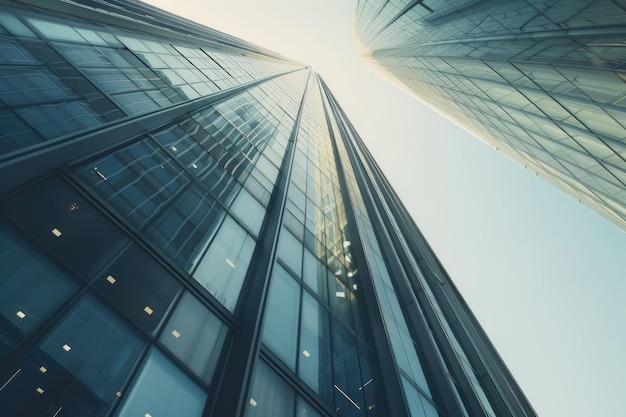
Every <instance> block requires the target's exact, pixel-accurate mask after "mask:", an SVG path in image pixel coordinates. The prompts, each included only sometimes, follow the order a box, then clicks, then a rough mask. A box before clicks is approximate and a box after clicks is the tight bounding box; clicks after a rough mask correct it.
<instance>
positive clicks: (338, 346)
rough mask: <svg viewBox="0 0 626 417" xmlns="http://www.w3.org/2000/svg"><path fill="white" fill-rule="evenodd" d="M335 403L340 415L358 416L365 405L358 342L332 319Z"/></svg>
mask: <svg viewBox="0 0 626 417" xmlns="http://www.w3.org/2000/svg"><path fill="white" fill-rule="evenodd" d="M331 337H332V341H333V373H334V387H335V405H336V407H337V408H336V411H337V414H338V415H339V416H342V417H347V416H357V415H359V414H361V410H362V408H363V407H364V405H365V402H364V399H363V391H362V388H361V387H362V386H363V384H364V381H363V380H362V378H361V372H360V366H359V357H358V352H357V344H356V340H355V338H354V336H353V335H352V334H351V333H349V332H348V331H347V330H346V329H345V328H344V327H343V326H342V325H341V324H339V322H338V321H336V320H335V319H331Z"/></svg>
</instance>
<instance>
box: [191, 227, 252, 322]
mask: <svg viewBox="0 0 626 417" xmlns="http://www.w3.org/2000/svg"><path fill="white" fill-rule="evenodd" d="M254 247H255V241H254V239H252V237H250V235H248V234H247V233H246V232H245V231H244V230H243V229H242V228H241V226H239V224H237V222H236V221H235V220H233V218H232V217H230V216H226V219H225V220H224V223H223V224H222V226H221V227H220V229H219V231H218V232H217V235H216V236H215V239H214V240H213V242H211V244H210V246H209V249H208V251H207V252H206V254H205V255H204V257H203V258H202V260H200V263H199V264H198V267H197V269H196V271H195V272H194V274H193V277H194V278H195V279H196V281H198V282H199V283H200V284H202V286H204V287H205V288H206V289H207V290H208V291H209V292H210V293H211V294H212V295H213V296H214V297H215V298H217V299H218V300H219V301H220V302H221V303H222V304H223V305H224V307H226V308H227V309H229V310H230V311H234V310H235V306H236V305H237V300H238V299H239V292H240V291H241V285H242V284H243V280H244V278H245V277H246V272H247V271H248V265H249V263H250V258H251V257H252V252H253V251H254Z"/></svg>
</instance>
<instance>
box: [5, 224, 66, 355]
mask: <svg viewBox="0 0 626 417" xmlns="http://www.w3.org/2000/svg"><path fill="white" fill-rule="evenodd" d="M0 271H2V273H1V274H0V360H2V359H3V358H4V357H5V356H6V354H8V353H9V352H10V350H11V349H12V348H13V347H14V346H15V345H16V344H17V343H18V342H19V341H20V340H21V339H22V338H23V337H24V335H26V334H28V333H29V332H30V331H32V330H33V329H34V328H35V327H36V326H37V325H39V323H40V322H41V321H42V320H45V319H46V318H47V317H48V316H49V315H50V314H51V313H52V312H53V311H54V310H55V309H56V308H58V307H59V305H60V304H61V303H62V302H63V301H64V300H65V299H67V297H68V296H69V295H70V294H71V292H72V291H73V290H74V289H75V288H76V284H75V283H74V282H73V281H72V280H71V279H70V278H69V277H68V276H67V274H66V273H64V272H63V271H61V270H60V269H59V268H58V267H57V266H56V265H54V264H53V263H52V262H50V261H49V260H48V259H46V257H45V256H43V254H42V253H41V252H40V251H38V250H36V249H35V248H33V247H32V246H30V245H29V244H27V243H26V242H25V241H24V239H22V238H20V237H19V236H17V235H16V234H14V233H13V232H12V231H10V230H9V229H8V228H6V227H5V226H4V225H0Z"/></svg>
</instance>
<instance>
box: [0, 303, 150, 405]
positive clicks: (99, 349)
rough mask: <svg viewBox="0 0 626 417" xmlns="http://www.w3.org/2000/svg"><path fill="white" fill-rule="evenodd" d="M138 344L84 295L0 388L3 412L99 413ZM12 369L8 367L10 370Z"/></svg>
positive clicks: (118, 387)
mask: <svg viewBox="0 0 626 417" xmlns="http://www.w3.org/2000/svg"><path fill="white" fill-rule="evenodd" d="M142 348H143V341H142V340H141V338H140V337H139V336H138V335H137V334H136V333H135V332H134V331H133V330H132V329H131V327H130V326H128V325H127V324H126V323H125V322H124V321H123V320H122V319H121V318H120V317H119V316H117V315H116V314H114V313H113V312H112V311H110V310H109V309H107V308H106V307H105V306H104V305H102V304H101V303H100V302H98V301H97V300H96V299H95V298H94V297H92V296H86V297H84V298H82V300H81V301H79V302H78V303H77V304H76V306H75V307H74V308H73V309H72V310H71V311H70V312H69V313H68V314H67V316H66V317H65V318H64V319H63V320H62V321H61V323H60V325H59V326H58V327H57V328H56V329H55V330H54V331H53V332H52V333H51V334H50V335H49V336H48V337H47V338H46V339H45V340H44V342H43V343H42V345H41V346H40V347H39V348H38V349H36V350H35V351H33V352H32V353H31V354H30V355H29V356H28V357H27V358H26V359H25V360H24V361H22V362H21V363H18V364H17V366H16V368H17V369H18V372H17V373H16V376H15V378H13V379H12V380H11V382H10V383H9V384H8V385H7V386H5V387H4V389H3V390H2V391H0V403H1V404H3V410H2V411H3V414H2V415H3V416H43V415H53V414H54V413H55V412H58V411H59V410H61V409H62V410H63V413H64V415H65V414H66V415H72V416H92V417H93V416H105V415H107V413H108V412H109V410H110V408H111V405H112V404H113V403H114V402H115V401H116V399H117V398H118V396H120V395H123V394H122V393H123V392H124V391H125V390H124V384H125V382H126V379H127V377H128V374H129V373H130V371H131V370H132V369H133V366H134V364H135V362H136V361H137V359H138V357H139V354H140V352H141V350H142ZM12 372H14V371H12Z"/></svg>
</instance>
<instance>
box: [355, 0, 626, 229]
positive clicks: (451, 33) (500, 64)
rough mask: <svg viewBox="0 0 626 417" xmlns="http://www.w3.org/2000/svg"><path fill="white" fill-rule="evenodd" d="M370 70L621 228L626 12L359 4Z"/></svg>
mask: <svg viewBox="0 0 626 417" xmlns="http://www.w3.org/2000/svg"><path fill="white" fill-rule="evenodd" d="M355 32H356V34H357V37H358V39H359V42H360V48H361V54H362V56H363V57H364V58H365V60H366V61H367V62H368V63H369V64H370V65H371V66H372V67H373V68H375V69H376V70H377V72H379V73H381V74H382V75H383V76H384V77H385V78H387V79H389V80H391V81H392V82H393V83H394V84H396V85H398V86H400V87H401V88H403V89H404V90H406V91H408V92H410V93H411V94H413V95H414V96H416V97H417V98H418V99H420V100H422V101H424V102H425V103H427V104H428V105H430V106H432V107H433V108H435V109H436V110H438V111H439V112H441V113H442V114H444V115H445V116H446V117H448V118H450V119H451V120H453V121H454V122H455V123H457V124H459V125H460V126H462V127H464V128H465V129H467V130H468V131H470V132H471V133H473V134H474V135H476V136H477V137H479V138H480V139H482V140H483V141H485V142H486V143H488V144H489V145H491V146H492V147H493V148H496V149H498V150H499V151H502V152H504V153H505V154H506V155H507V156H509V157H511V158H512V159H514V160H515V161H517V162H518V163H520V164H522V165H524V166H525V167H526V168H528V169H531V170H533V171H535V172H536V173H537V175H539V176H541V177H543V178H546V179H548V180H549V181H550V182H552V183H554V184H555V185H557V186H558V187H559V188H561V189H562V190H564V191H565V192H567V193H568V194H570V195H572V196H573V197H574V198H576V199H577V200H579V201H581V202H582V203H584V204H586V205H587V206H589V207H590V208H592V209H594V210H596V211H597V212H598V213H600V214H601V215H602V216H604V217H605V218H607V219H608V220H610V221H611V222H613V223H614V224H616V225H617V226H619V227H621V228H622V229H626V158H625V155H626V142H625V141H626V122H625V121H626V54H625V53H624V48H625V45H626V6H624V5H623V4H621V5H620V4H619V2H614V1H610V0H581V1H578V0H574V1H572V0H549V1H543V2H537V1H530V0H487V1H478V0H451V1H440V0H427V1H411V0H400V1H382V0H360V1H359V3H358V7H357V11H356V20H355Z"/></svg>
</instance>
